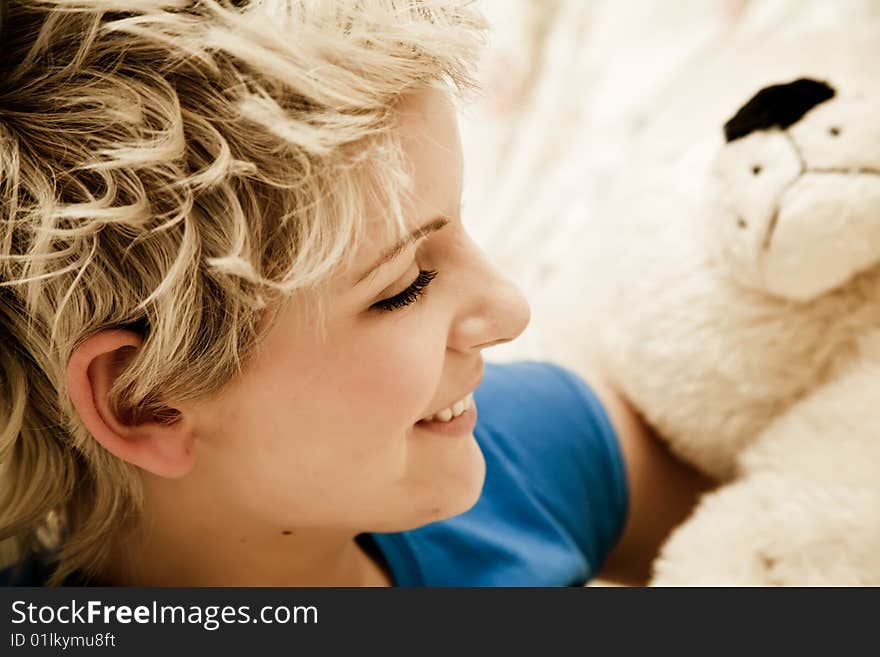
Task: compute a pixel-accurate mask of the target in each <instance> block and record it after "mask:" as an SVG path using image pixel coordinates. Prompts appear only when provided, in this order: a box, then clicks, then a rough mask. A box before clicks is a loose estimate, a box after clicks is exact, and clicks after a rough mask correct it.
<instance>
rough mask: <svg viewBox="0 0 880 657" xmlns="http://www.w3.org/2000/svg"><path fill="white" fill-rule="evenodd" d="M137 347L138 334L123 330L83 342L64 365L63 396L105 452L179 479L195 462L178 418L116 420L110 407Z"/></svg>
mask: <svg viewBox="0 0 880 657" xmlns="http://www.w3.org/2000/svg"><path fill="white" fill-rule="evenodd" d="M141 344H142V339H141V337H140V336H139V335H138V334H137V333H134V332H132V331H127V330H122V329H112V330H105V331H100V332H98V333H96V334H94V335H92V336H90V337H88V338H87V339H86V340H85V341H83V342H82V343H81V344H79V345H78V346H77V347H76V349H75V350H74V352H73V354H72V355H71V357H70V360H69V362H68V364H67V374H66V383H67V394H68V396H69V398H70V401H71V403H72V404H73V406H74V408H75V409H76V412H77V414H78V415H79V417H80V420H81V421H82V423H83V425H84V426H85V428H86V429H87V430H88V431H89V433H90V434H91V435H92V436H93V437H94V439H95V440H97V441H98V442H99V443H100V444H101V445H102V446H103V447H104V449H106V450H107V451H109V452H110V453H112V454H114V455H115V456H117V457H118V458H120V459H122V460H123V461H127V462H129V463H131V464H132V465H136V466H137V467H139V468H141V469H142V470H146V471H147V472H150V473H152V474H155V475H157V476H160V477H167V478H176V477H182V476H184V475H185V474H187V473H188V472H189V471H190V470H191V469H192V467H193V464H194V462H195V450H194V432H193V431H192V428H191V426H190V423H189V421H188V418H187V417H186V416H185V415H183V414H182V413H179V412H178V413H177V417H176V419H175V420H174V421H173V422H167V421H164V422H160V421H157V419H156V418H152V417H148V418H129V417H120V416H119V415H117V414H116V413H114V411H113V409H112V408H111V405H110V389H111V388H112V386H113V382H114V381H115V380H116V377H117V376H118V375H119V373H120V372H121V371H122V370H123V369H124V367H125V363H126V361H127V360H128V359H129V358H130V355H131V354H132V353H134V352H135V351H136V350H137V349H138V348H139V347H140V346H141ZM123 415H125V414H123Z"/></svg>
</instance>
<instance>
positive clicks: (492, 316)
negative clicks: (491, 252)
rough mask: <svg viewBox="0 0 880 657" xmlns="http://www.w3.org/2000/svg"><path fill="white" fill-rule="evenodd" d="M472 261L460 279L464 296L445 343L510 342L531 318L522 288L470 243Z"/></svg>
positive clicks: (481, 345) (463, 346) (476, 346)
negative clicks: (447, 340)
mask: <svg viewBox="0 0 880 657" xmlns="http://www.w3.org/2000/svg"><path fill="white" fill-rule="evenodd" d="M473 249H474V251H473V254H474V255H473V258H472V264H471V266H469V267H468V268H467V269H466V270H465V271H466V272H467V276H466V277H463V278H462V280H461V291H462V294H461V296H460V298H461V299H462V300H463V302H462V303H461V305H460V307H459V311H458V315H457V317H456V319H455V321H454V323H453V326H452V329H451V331H450V336H449V342H448V346H449V347H450V348H452V349H456V350H458V351H465V352H466V351H473V350H482V349H487V348H489V347H492V346H494V345H498V344H503V343H505V342H510V341H511V340H514V339H515V338H516V337H517V336H519V335H520V334H521V333H522V332H523V331H524V330H525V328H526V326H528V324H529V320H530V319H531V308H530V307H529V303H528V301H527V300H526V297H525V295H524V294H523V292H522V290H520V288H519V287H518V286H517V285H516V284H515V283H514V282H513V281H511V280H509V279H508V278H507V277H505V276H504V275H503V274H502V273H501V272H500V271H499V270H498V268H497V267H496V266H495V265H494V264H493V263H492V262H491V261H490V260H489V258H488V257H487V256H486V255H485V254H484V253H483V252H482V251H481V250H480V249H479V248H478V247H476V245H473Z"/></svg>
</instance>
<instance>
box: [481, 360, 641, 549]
mask: <svg viewBox="0 0 880 657" xmlns="http://www.w3.org/2000/svg"><path fill="white" fill-rule="evenodd" d="M485 383H486V385H485V387H483V386H481V388H483V389H482V390H480V389H478V393H479V392H482V393H483V395H478V394H475V395H474V399H475V401H476V404H477V411H478V414H479V413H482V414H483V415H484V416H485V422H482V423H481V426H480V427H479V428H480V432H479V433H478V434H477V439H478V440H479V441H480V445H481V447H482V448H483V451H484V454H485V455H486V459H487V468H488V467H489V466H490V465H492V461H493V460H494V461H495V466H496V469H497V470H501V471H502V472H504V473H506V474H507V475H509V477H508V479H507V481H508V483H510V484H511V485H512V484H513V482H514V481H516V482H517V483H518V485H520V486H521V487H522V488H524V489H527V490H528V491H530V492H531V493H532V494H534V495H535V496H536V498H537V500H536V501H537V502H538V503H540V505H541V506H542V507H543V508H544V509H545V510H546V511H547V512H549V513H551V514H553V515H554V516H555V517H556V519H557V520H558V521H559V522H560V523H562V524H563V525H564V526H565V527H566V529H567V531H568V532H570V533H571V534H572V535H573V536H574V538H575V539H576V540H577V541H578V543H579V544H580V545H581V546H582V547H583V548H584V549H589V551H590V552H591V553H592V559H593V560H594V561H600V560H601V558H602V555H604V553H605V552H606V551H607V550H608V549H610V547H611V546H612V545H613V544H614V543H615V542H616V540H617V538H618V537H619V535H620V532H621V531H622V527H623V524H624V521H625V519H626V515H627V508H628V487H627V477H626V468H625V464H624V457H623V452H622V450H621V446H620V442H619V438H618V432H617V429H616V428H615V422H614V419H613V418H612V415H611V414H610V413H609V412H608V410H607V409H606V403H607V401H610V402H611V403H614V399H610V400H607V401H606V400H605V399H603V397H600V395H599V394H597V391H596V390H595V388H594V386H593V384H592V383H590V382H588V381H586V380H585V379H584V378H583V377H581V376H580V375H579V374H577V373H575V372H574V371H573V370H570V369H568V368H566V367H564V366H562V365H559V364H556V363H552V362H545V361H520V362H515V363H509V364H500V365H493V366H492V367H491V369H490V368H488V367H487V372H486V377H485ZM604 394H605V393H603V395H604ZM594 565H596V564H594Z"/></svg>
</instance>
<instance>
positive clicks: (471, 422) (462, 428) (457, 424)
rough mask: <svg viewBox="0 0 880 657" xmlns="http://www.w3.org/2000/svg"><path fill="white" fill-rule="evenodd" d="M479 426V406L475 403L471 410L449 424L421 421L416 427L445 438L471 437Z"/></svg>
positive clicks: (436, 421) (437, 421)
mask: <svg viewBox="0 0 880 657" xmlns="http://www.w3.org/2000/svg"><path fill="white" fill-rule="evenodd" d="M476 425H477V405H476V403H474V405H473V406H471V407H470V408H469V409H467V410H466V411H465V412H464V413H462V414H461V415H459V416H458V417H454V418H452V419H451V420H449V422H441V421H440V420H431V421H430V422H425V420H419V421H418V422H416V427H418V428H420V429H424V430H425V431H430V432H431V433H435V434H440V435H444V436H461V435H470V434H471V433H472V432H473V430H474V427H475V426H476Z"/></svg>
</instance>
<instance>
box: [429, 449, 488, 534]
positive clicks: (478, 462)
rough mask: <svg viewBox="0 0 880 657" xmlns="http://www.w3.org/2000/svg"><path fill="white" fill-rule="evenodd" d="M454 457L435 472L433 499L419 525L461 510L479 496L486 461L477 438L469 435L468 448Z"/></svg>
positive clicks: (466, 507)
mask: <svg viewBox="0 0 880 657" xmlns="http://www.w3.org/2000/svg"><path fill="white" fill-rule="evenodd" d="M457 457H458V458H456V459H455V461H454V462H450V463H447V464H444V467H442V469H439V471H436V472H435V477H436V479H435V481H434V482H432V484H433V485H432V490H433V491H436V493H435V499H434V500H433V504H430V505H429V508H428V516H429V517H428V518H427V519H425V520H423V522H422V524H426V523H428V522H434V521H436V520H443V519H445V518H451V517H452V516H457V515H459V514H461V513H464V512H465V511H467V510H468V509H470V508H471V507H473V506H474V504H476V503H477V500H479V499H480V493H482V491H483V483H484V481H485V479H486V460H485V458H483V452H482V451H481V450H480V447H479V445H478V444H477V441H476V439H474V438H471V439H470V441H469V444H468V448H467V449H465V450H462V453H460V454H458V455H457ZM423 508H424V507H423Z"/></svg>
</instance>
